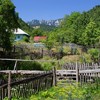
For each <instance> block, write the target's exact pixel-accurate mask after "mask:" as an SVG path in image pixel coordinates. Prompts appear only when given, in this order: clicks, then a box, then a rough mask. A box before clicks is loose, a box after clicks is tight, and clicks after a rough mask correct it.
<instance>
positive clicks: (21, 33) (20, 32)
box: [14, 28, 30, 41]
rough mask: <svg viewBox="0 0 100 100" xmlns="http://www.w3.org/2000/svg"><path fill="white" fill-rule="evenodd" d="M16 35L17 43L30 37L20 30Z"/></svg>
mask: <svg viewBox="0 0 100 100" xmlns="http://www.w3.org/2000/svg"><path fill="white" fill-rule="evenodd" d="M14 34H15V41H19V40H22V39H23V38H24V37H25V36H26V37H28V38H29V37H30V36H29V34H27V33H26V32H24V31H23V30H21V29H19V28H18V29H17V30H15V31H14Z"/></svg>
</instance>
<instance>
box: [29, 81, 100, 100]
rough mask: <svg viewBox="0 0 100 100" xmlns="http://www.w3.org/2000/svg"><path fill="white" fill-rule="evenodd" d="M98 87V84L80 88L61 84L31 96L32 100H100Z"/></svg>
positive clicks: (74, 85) (75, 85)
mask: <svg viewBox="0 0 100 100" xmlns="http://www.w3.org/2000/svg"><path fill="white" fill-rule="evenodd" d="M96 86H97V85H96V84H92V85H90V84H87V85H84V86H82V87H79V86H78V85H77V84H75V83H74V84H68V83H66V82H65V83H59V85H58V86H56V87H52V88H51V89H49V90H46V91H41V92H39V94H36V95H33V96H31V97H30V100H33V99H34V100H99V99H97V98H99V97H100V90H99V89H100V87H99V88H97V87H96ZM95 95H97V96H98V97H95ZM93 98H94V99H93Z"/></svg>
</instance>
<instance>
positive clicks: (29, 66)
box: [17, 62, 43, 70]
mask: <svg viewBox="0 0 100 100" xmlns="http://www.w3.org/2000/svg"><path fill="white" fill-rule="evenodd" d="M17 66H18V67H17V69H20V70H43V68H42V67H41V64H40V63H38V62H18V64H17Z"/></svg>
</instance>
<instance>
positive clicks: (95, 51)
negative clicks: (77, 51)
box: [88, 48, 100, 62]
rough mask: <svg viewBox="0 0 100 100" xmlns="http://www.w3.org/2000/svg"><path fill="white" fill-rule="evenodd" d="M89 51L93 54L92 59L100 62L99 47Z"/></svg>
mask: <svg viewBox="0 0 100 100" xmlns="http://www.w3.org/2000/svg"><path fill="white" fill-rule="evenodd" d="M88 53H89V54H90V55H91V59H92V60H93V61H94V62H98V61H99V57H100V51H99V49H95V48H92V49H89V50H88Z"/></svg>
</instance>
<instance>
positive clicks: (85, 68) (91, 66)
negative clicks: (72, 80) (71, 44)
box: [62, 62, 100, 85]
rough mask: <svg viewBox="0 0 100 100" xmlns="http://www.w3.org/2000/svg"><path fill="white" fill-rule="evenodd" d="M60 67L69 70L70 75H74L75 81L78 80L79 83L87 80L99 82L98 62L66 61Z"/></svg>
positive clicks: (99, 64)
mask: <svg viewBox="0 0 100 100" xmlns="http://www.w3.org/2000/svg"><path fill="white" fill-rule="evenodd" d="M62 69H63V70H66V71H67V72H70V73H69V74H70V75H75V76H76V82H80V83H81V85H82V84H84V83H87V82H89V83H94V82H96V83H97V82H99V83H100V63H98V64H95V63H83V64H81V63H77V62H76V63H66V64H64V66H62ZM72 72H74V73H72ZM75 73H76V74H75Z"/></svg>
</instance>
